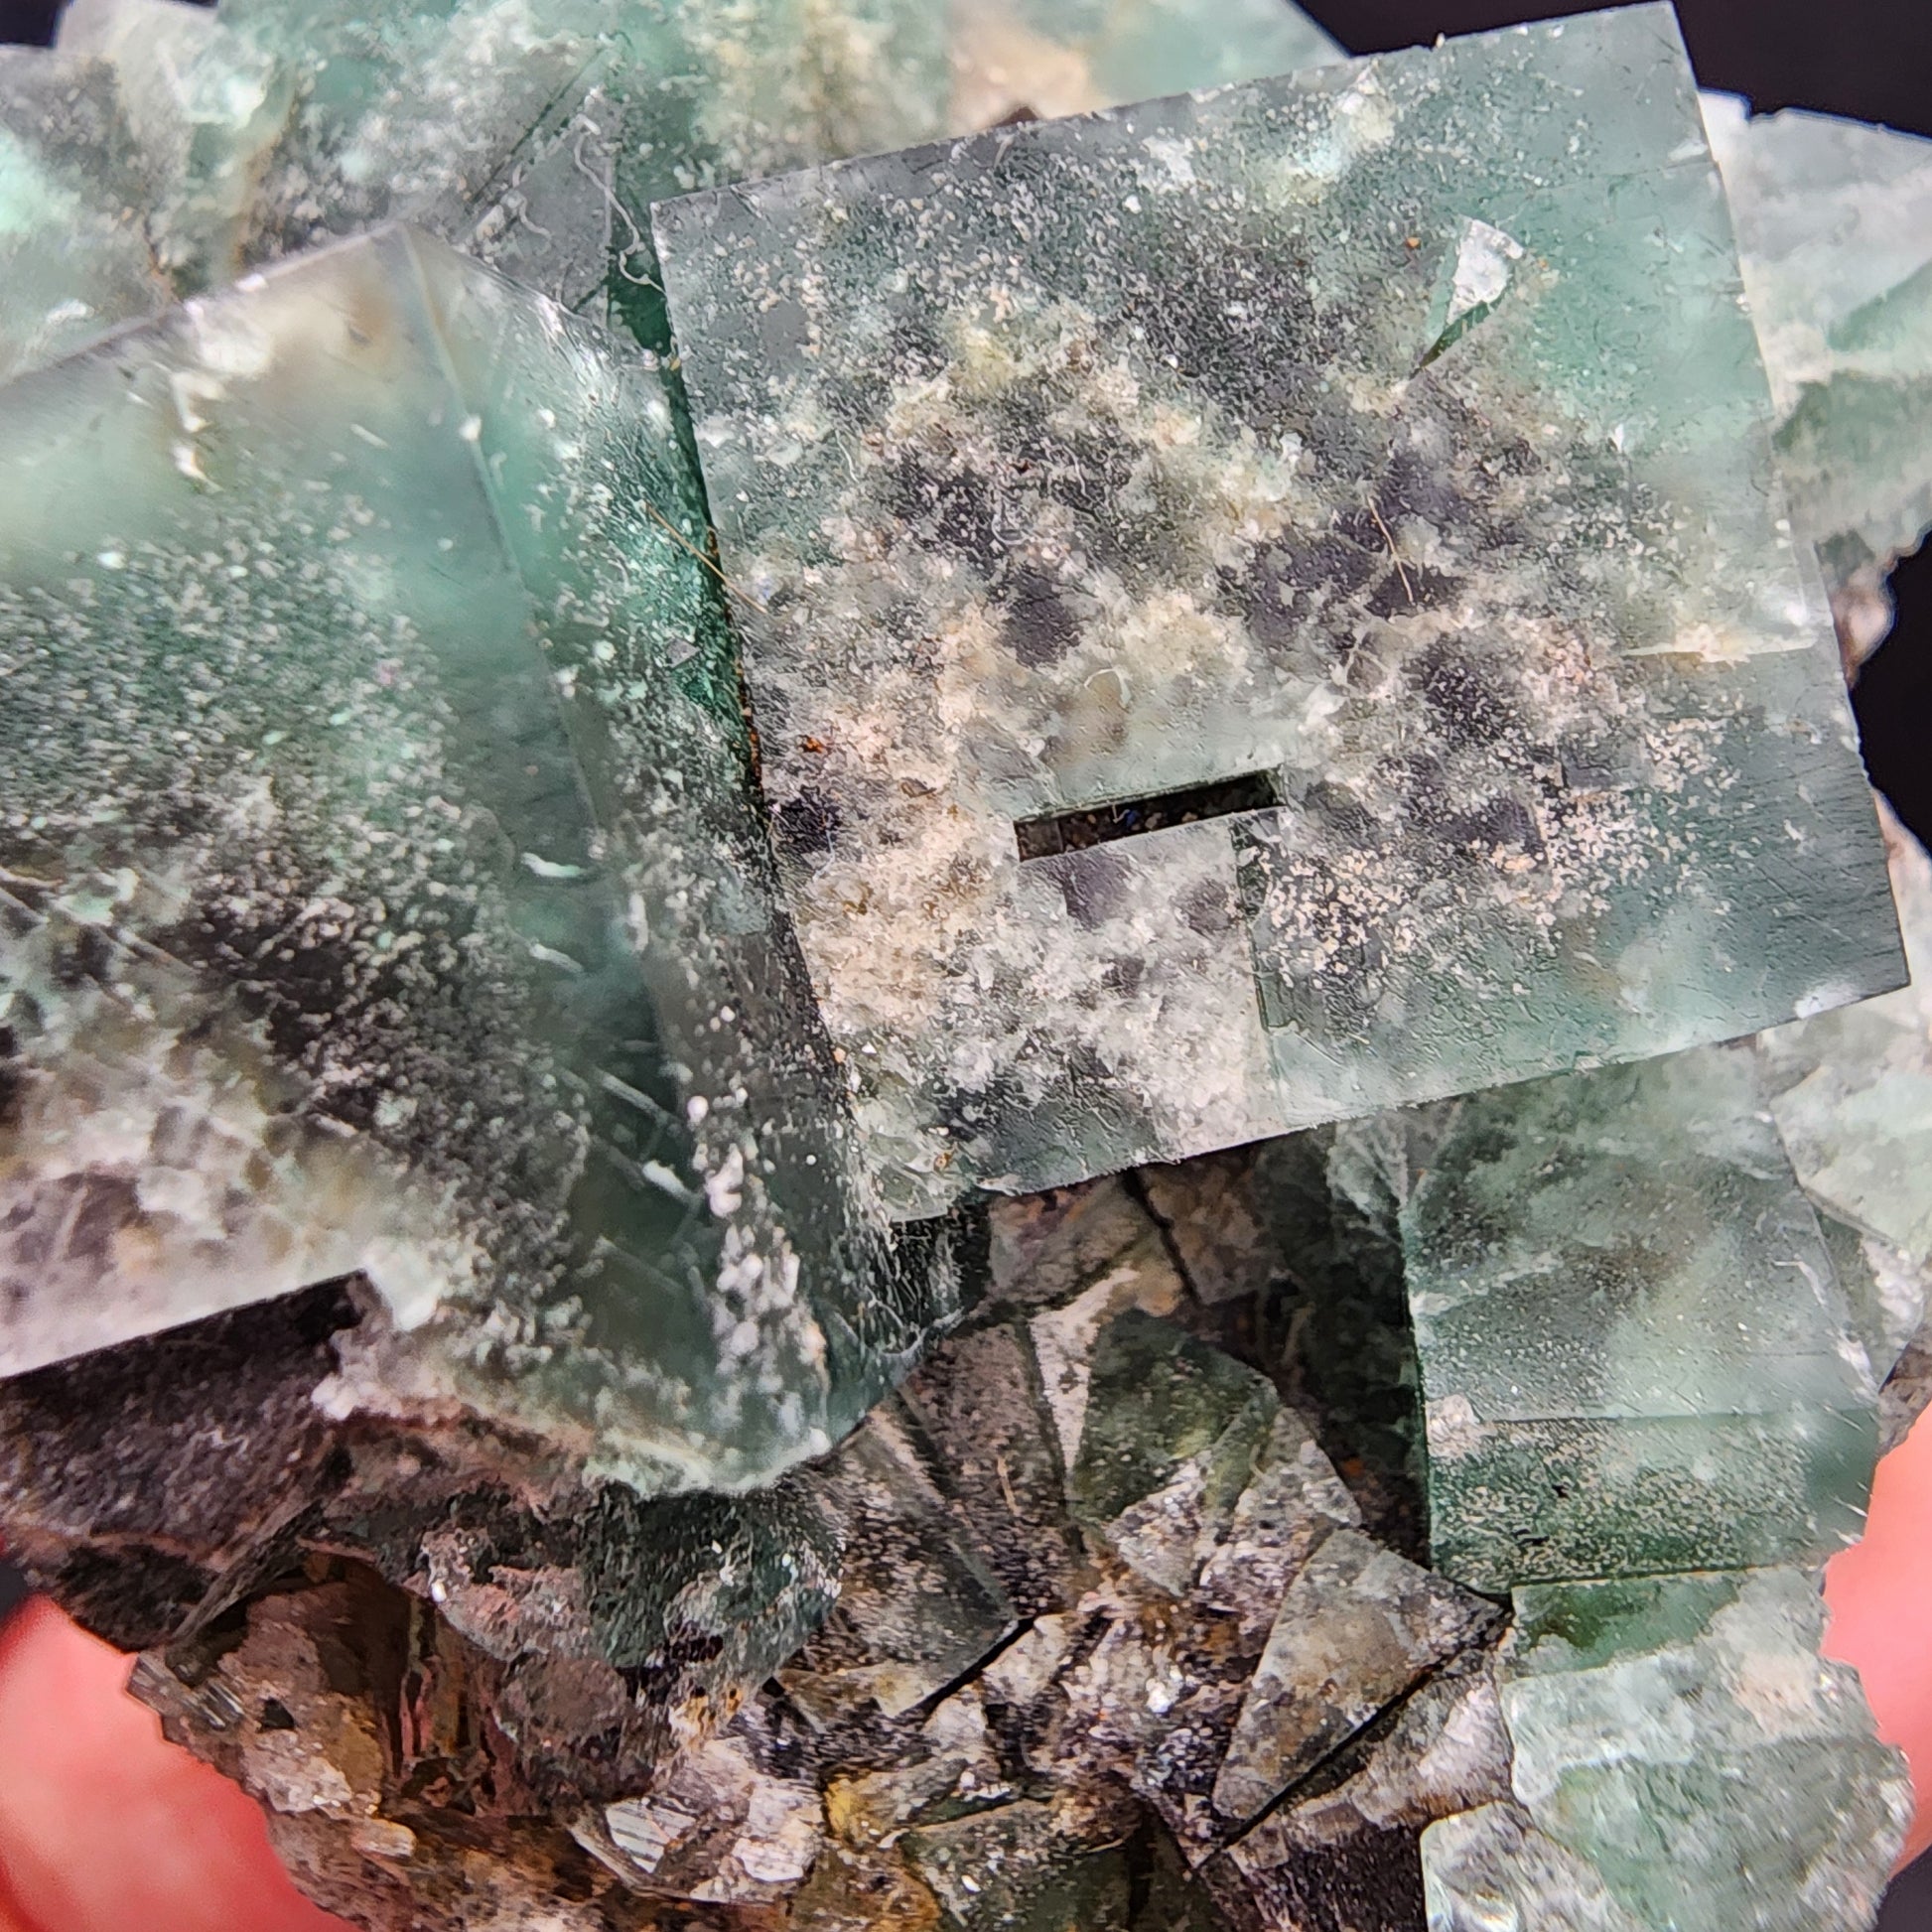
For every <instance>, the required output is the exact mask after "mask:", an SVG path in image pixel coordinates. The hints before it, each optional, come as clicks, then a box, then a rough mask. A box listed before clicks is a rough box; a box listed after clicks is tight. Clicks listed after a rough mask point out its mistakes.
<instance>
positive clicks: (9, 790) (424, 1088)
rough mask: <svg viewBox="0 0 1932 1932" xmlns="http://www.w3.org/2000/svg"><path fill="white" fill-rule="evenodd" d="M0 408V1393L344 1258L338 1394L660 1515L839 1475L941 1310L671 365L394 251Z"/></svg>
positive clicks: (319, 260) (214, 309) (199, 315)
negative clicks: (717, 1494)
mask: <svg viewBox="0 0 1932 1932" xmlns="http://www.w3.org/2000/svg"><path fill="white" fill-rule="evenodd" d="M0 417H3V418H4V426H5V439H6V444H7V450H8V461H9V466H10V475H11V477H12V479H13V485H12V486H13V492H14V494H13V505H12V509H11V511H10V514H9V517H8V520H7V528H6V532H5V535H4V537H0V576H4V583H5V588H4V591H0V600H3V602H0V609H3V610H4V638H5V642H4V650H5V689H6V698H7V702H6V710H5V714H4V725H3V727H0V730H3V732H4V757H3V758H0V767H3V768H4V775H3V776H0V801H3V802H0V826H4V834H3V835H0V836H3V837H4V852H3V854H0V864H4V866H5V870H6V882H5V884H6V898H5V907H6V919H7V927H6V946H5V951H4V955H0V959H3V961H4V974H5V986H6V995H7V999H8V1003H9V1021H10V1033H9V1048H10V1052H11V1054H12V1058H11V1059H10V1062H9V1066H10V1079H11V1089H10V1090H11V1093H12V1096H13V1098H12V1103H11V1106H10V1109H9V1113H8V1117H7V1120H6V1124H5V1127H4V1129H0V1133H3V1134H4V1146H5V1163H4V1170H3V1172H4V1174H5V1181H4V1191H5V1196H6V1199H7V1202H8V1213H7V1217H6V1230H7V1231H6V1234H5V1237H4V1242H5V1248H4V1252H5V1255H6V1267H5V1274H6V1280H7V1283H8V1289H9V1294H8V1298H7V1302H6V1310H5V1313H4V1316H0V1362H4V1365H5V1366H6V1368H8V1369H9V1370H12V1371H16V1372H17V1371H18V1370H20V1369H24V1368H30V1367H33V1366H36V1365H37V1364H39V1363H43V1362H46V1361H50V1360H54V1359H57V1358H59V1357H60V1356H62V1355H66V1354H69V1353H72V1352H74V1351H75V1350H78V1349H82V1348H87V1347H93V1346H99V1345H101V1344H102V1343H105V1342H108V1341H112V1340H114V1339H117V1338H119V1337H122V1336H126V1335H130V1334H137V1333H142V1332H145V1331H148V1330H152V1329H156V1328H161V1327H165V1326H168V1325H171V1324H173V1323H176V1322H180V1321H183V1320H186V1319H188V1318H190V1317H192V1316H196V1315H202V1314H206V1313H208V1312H211V1311H214V1310H216V1309H219V1308H222V1307H225V1306H230V1305H232V1304H234V1303H236V1302H240V1301H246V1300H251V1299H255V1298H258V1297H260V1296H263V1295H268V1294H274V1293H278V1292H282V1291H285V1290H287V1289H290V1288H295V1287H299V1286H302V1285H304V1284H305V1283H309V1282H314V1281H318V1280H323V1279H326V1278H328V1277H330V1276H332V1275H341V1274H345V1273H347V1272H349V1271H350V1270H356V1269H359V1270H361V1271H363V1272H364V1274H365V1275H366V1276H367V1278H368V1279H369V1280H370V1281H371V1282H372V1283H373V1285H374V1287H375V1289H376V1291H377V1293H378V1295H379V1296H380V1298H381V1300H382V1302H383V1304H384V1306H385V1309H386V1311H387V1333H386V1337H385V1338H384V1339H383V1340H382V1341H380V1342H375V1341H373V1340H371V1342H370V1344H369V1345H370V1349H371V1351H372V1352H370V1353H369V1354H368V1356H367V1358H366V1359H365V1360H362V1361H360V1362H358V1363H357V1364H353V1365H349V1366H346V1367H345V1371H344V1375H343V1377H342V1379H341V1380H340V1382H339V1383H338V1384H337V1385H336V1390H337V1393H336V1395H335V1397H334V1398H333V1399H334V1400H336V1401H338V1402H340V1403H342V1404H345V1405H346V1406H348V1407H354V1406H356V1405H357V1404H362V1403H374V1404H378V1405H380V1404H381V1403H384V1402H388V1403H392V1404H400V1405H402V1406H404V1407H408V1406H410V1405H412V1404H414V1405H422V1404H425V1403H427V1404H431V1405H433V1404H435V1403H436V1402H438V1401H440V1400H446V1399H450V1398H460V1399H462V1400H463V1401H465V1402H466V1403H469V1404H471V1405H474V1406H475V1407H476V1408H477V1409H478V1410H479V1411H481V1412H483V1413H486V1414H489V1415H493V1416H496V1417H498V1418H500V1419H502V1420H504V1421H513V1422H516V1423H518V1424H520V1425H522V1426H524V1427H527V1428H532V1429H535V1430H537V1431H538V1432H539V1433H542V1434H553V1435H554V1434H559V1433H561V1434H562V1435H564V1436H566V1437H569V1438H571V1439H572V1440H578V1439H582V1438H584V1436H585V1432H588V1440H589V1442H590V1444H591V1446H592V1452H593V1454H594V1456H595V1458H596V1459H598V1460H599V1461H600V1462H602V1463H603V1464H604V1465H605V1466H607V1467H610V1468H612V1469H614V1470H621V1472H622V1473H624V1474H625V1475H626V1476H627V1477H628V1478H629V1479H630V1480H632V1481H633V1482H636V1483H638V1484H639V1485H640V1486H642V1487H644V1488H647V1489H648V1488H657V1487H664V1486H673V1487H675V1486H690V1485H703V1484H708V1483H709V1484H716V1483H720V1482H723V1483H736V1482H741V1481H743V1480H745V1479H747V1478H749V1477H755V1476H758V1475H760V1474H765V1473H768V1472H769V1471H770V1470H772V1469H773V1468H774V1467H776V1466H778V1465H781V1464H782V1463H783V1462H785V1461H787V1460H790V1459H792V1458H794V1457H796V1456H798V1455H801V1454H806V1453H810V1452H812V1451H814V1450H817V1449H824V1448H827V1447H829V1446H830V1444H831V1443H832V1442H834V1441H835V1440H837V1438H838V1437H839V1436H841V1435H842V1434H844V1433H845V1431H846V1430H847V1429H849V1428H850V1427H851V1426H852V1424H853V1423H855V1422H856V1421H857V1420H858V1418H859V1417H860V1416H861V1415H862V1414H863V1413H864V1411H865V1409H866V1408H867V1407H868V1406H869V1404H870V1403H871V1402H873V1401H874V1400H876V1399H877V1397H878V1396H879V1395H880V1394H881V1393H883V1392H884V1390H885V1389H886V1388H887V1387H888V1386H890V1382H891V1380H892V1379H893V1378H894V1376H895V1374H896V1372H897V1371H898V1370H899V1369H901V1368H902V1366H903V1363H904V1361H905V1359H906V1356H907V1351H908V1350H909V1349H910V1348H911V1347H912V1346H913V1345H914V1344H915V1343H916V1341H917V1339H918V1336H919V1334H920V1332H921V1327H922V1324H923V1322H924V1321H925V1320H926V1319H928V1318H930V1317H932V1316H934V1315H937V1314H939V1313H941V1312H943V1311H944V1307H945V1299H944V1298H945V1293H946V1291H945V1289H944V1287H943V1285H942V1279H941V1278H942V1277H943V1273H944V1271H943V1268H942V1269H941V1274H940V1276H938V1277H933V1278H932V1282H931V1285H930V1287H928V1284H927V1282H926V1280H925V1278H923V1277H920V1276H918V1275H917V1272H916V1270H915V1271H914V1272H913V1273H911V1274H907V1275H906V1276H904V1277H903V1278H900V1277H899V1276H897V1275H895V1274H894V1273H893V1272H892V1270H891V1266H890V1263H891V1256H890V1252H889V1244H888V1237H887V1235H886V1232H885V1229H884V1226H883V1223H882V1222H881V1221H880V1220H879V1218H878V1215H877V1213H876V1210H874V1209H873V1208H872V1207H871V1206H870V1205H869V1194H868V1192H867V1189H866V1186H865V1184H864V1182H863V1180H862V1179H861V1177H860V1176H859V1175H858V1173H857V1172H856V1170H855V1168H854V1157H853V1153H852V1149H851V1146H850V1136H849V1131H848V1128H847V1126H846V1124H845V1121H844V1104H843V1099H842V1096H841V1095H840V1094H839V1092H838V1090H837V1088H836V1086H835V1085H834V1084H833V1083H832V1081H831V1079H830V1077H829V1076H830V1073H831V1062H830V1060H829V1058H828V1057H827V1056H826V1054H825V1053H824V1051H823V1048H822V1046H821V1045H820V1043H819V1035H818V1033H817V1030H816V1027H815V1025H814V1018H813V1013H812V1008H811V1002H810V996H809V992H808V990H807V988H806V986H805V983H804V979H803V975H802V972H801V970H800V969H799V967H798V964H797V956H796V953H795V951H794V950H793V948H792V946H791V942H790V939H789V935H788V932H787V930H786V928H785V925H784V921H783V918H782V915H781V914H780V913H779V912H778V911H777V908H776V906H775V904H774V901H773V899H772V897H771V893H770V888H769V886H768V884H767V874H766V870H765V861H764V858H763V853H762V847H761V841H760V836H759V827H758V823H757V819H756V815H755V813H754V810H753V806H752V802H751V798H750V787H749V774H748V765H747V761H746V757H745V751H744V746H743V743H742V736H741V733H742V726H741V721H740V718H739V715H738V709H737V699H736V693H735V690H734V688H733V685H732V681H731V672H730V665H729V660H728V659H727V658H726V657H725V656H724V655H723V653H724V652H725V650H726V649H727V643H726V638H725V633H724V630H723V627H722V618H721V614H720V612H719V609H718V603H717V598H716V596H715V595H714V592H715V583H714V582H713V580H712V579H711V578H710V576H709V575H708V573H707V571H706V569H705V568H704V560H703V557H702V554H701V552H700V550H699V544H700V543H701V542H702V533H703V525H702V521H701V515H700V512H699V509H698V506H697V502H696V498H695V496H694V494H693V491H692V486H691V483H690V482H689V479H688V473H687V472H686V471H685V469H684V468H683V466H682V462H681V459H680V456H679V453H678V449H677V445H676V442H675V436H674V431H673V426H672V420H671V412H670V407H669V404H668V402H667V399H666V395H665V390H664V383H663V377H662V375H661V373H660V372H659V371H658V370H657V369H656V368H654V367H653V366H652V365H651V364H650V363H649V362H648V361H646V360H640V359H638V358H637V357H636V356H634V355H631V356H626V357H620V356H618V355H617V354H615V353H614V352H613V348H612V346H611V345H609V344H607V343H605V342H604V341H602V340H601V339H599V338H598V337H597V336H595V335H594V334H592V333H590V332H589V331H587V330H585V329H583V328H582V327H580V326H579V325H576V324H574V323H571V322H570V321H568V320H567V319H566V318H565V317H564V316H562V314H561V313H560V312H558V311H557V310H556V309H555V307H554V305H550V304H548V303H547V302H545V301H544V300H543V299H541V298H532V297H528V296H525V295H523V294H521V293H518V292H516V291H514V290H512V289H511V288H510V287H509V286H508V285H506V284H504V283H501V282H498V281H497V280H495V279H494V278H493V277H491V276H490V275H488V274H487V273H485V272H484V271H483V270H482V269H480V268H477V267H475V266H474V265H472V264H469V263H466V262H465V261H464V260H463V259H462V258H461V257H459V256H457V255H455V254H453V253H451V252H450V251H449V250H447V249H445V248H443V247H442V246H441V245H440V244H437V243H434V242H431V241H428V240H426V239H423V238H420V237H416V236H412V235H410V234H408V233H407V232H405V231H402V230H398V229H388V230H383V231H381V232H379V233H376V234H373V235H371V236H369V237H366V238H363V239H358V240H354V241H351V242H347V243H345V244H343V245H341V246H340V247H337V248H335V249H332V250H329V251H327V252H325V253H322V254H318V255H315V256H313V257H310V258H308V259H305V260H304V261H302V262H300V263H295V264H290V265H289V266H287V267H285V268H282V269H278V270H276V271H273V272H271V273H270V274H268V275H266V276H264V277H261V278H258V279H256V280H254V281H252V282H249V283H246V284H244V285H242V286H240V287H238V288H236V289H234V290H232V291H229V292H226V293H223V294H221V295H218V296H211V297H208V298H206V299H204V300H203V301H200V302H198V303H196V304H194V305H192V306H191V307H190V308H188V309H187V310H185V311H183V312H181V313H180V314H179V315H177V316H175V317H173V318H171V319H170V320H168V321H166V322H164V323H161V324H157V325H155V326H154V327H152V328H150V329H145V330H140V331H137V332H134V333H131V334H128V335H124V336H121V337H119V338H116V339H115V340H113V341H112V342H111V343H109V344H107V345H103V346H102V347H101V348H99V349H97V350H94V351H91V352H89V353H87V354H84V355H82V356H80V357H78V358H76V359H75V360H73V361H71V362H69V363H66V364H63V365H61V366H60V367H58V368H55V369H52V370H49V371H46V372H44V373H43V374H40V375H38V376H34V377H31V378H28V379H26V380H24V381H23V382H21V383H18V384H16V385H15V386H14V387H13V388H12V389H11V390H9V391H8V392H7V394H6V397H5V399H4V402H0ZM934 1290H936V1291H937V1296H938V1299H937V1300H934V1299H932V1296H933V1291H934ZM901 1293H902V1296H903V1299H902V1300H900V1299H896V1298H898V1297H900V1295H901Z"/></svg>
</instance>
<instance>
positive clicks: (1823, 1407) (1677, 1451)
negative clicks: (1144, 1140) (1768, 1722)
mask: <svg viewBox="0 0 1932 1932" xmlns="http://www.w3.org/2000/svg"><path fill="white" fill-rule="evenodd" d="M1409 1125H1410V1138H1411V1143H1412V1147H1413V1152H1412V1154H1411V1160H1412V1161H1413V1163H1414V1166H1413V1168H1412V1169H1411V1170H1410V1172H1408V1173H1404V1174H1403V1175H1402V1176H1401V1178H1400V1181H1399V1183H1398V1184H1399V1185H1400V1187H1401V1190H1402V1192H1403V1194H1404V1195H1405V1196H1406V1198H1405V1199H1404V1202H1403V1207H1402V1217H1401V1218H1402V1232H1403V1245H1404V1250H1405V1255H1406V1260H1407V1279H1408V1287H1409V1303H1410V1309H1411V1311H1412V1313H1413V1315H1414V1319H1415V1330H1416V1347H1417V1354H1418V1356H1419V1358H1420V1361H1421V1365H1422V1383H1423V1393H1424V1396H1425V1398H1426V1401H1425V1411H1424V1413H1425V1416H1426V1419H1427V1429H1428V1450H1429V1500H1430V1523H1431V1548H1432V1550H1433V1552H1434V1554H1435V1558H1436V1561H1437V1562H1438V1564H1440V1565H1441V1566H1442V1568H1443V1569H1444V1570H1446V1571H1448V1572H1449V1575H1450V1576H1454V1577H1459V1578H1461V1579H1463V1580H1464V1581H1465V1582H1468V1583H1472V1584H1474V1585H1475V1586H1476V1587H1478V1588H1485V1589H1506V1588H1508V1587H1510V1586H1511V1585H1512V1584H1519V1583H1527V1582H1530V1581H1532V1580H1535V1579H1539V1578H1556V1577H1611V1576H1628V1575H1632V1574H1639V1573H1642V1572H1645V1571H1671V1570H1683V1569H1688V1568H1692V1567H1696V1566H1700V1565H1711V1566H1724V1567H1730V1566H1749V1565H1753V1564H1767V1563H1774V1562H1779V1561H1793V1560H1798V1561H1802V1560H1805V1559H1808V1558H1820V1559H1822V1558H1823V1557H1825V1556H1827V1555H1829V1554H1830V1553H1831V1551H1832V1550H1834V1549H1835V1548H1838V1547H1839V1546H1841V1545H1842V1544H1845V1543H1850V1542H1852V1541H1854V1540H1855V1539H1856V1538H1857V1536H1858V1534H1859V1531H1860V1529H1861V1527H1862V1526H1863V1501H1864V1489H1865V1485H1866V1482H1867V1481H1868V1478H1869V1471H1870V1469H1871V1466H1872V1462H1873V1459H1874V1455H1875V1450H1876V1437H1877V1393H1878V1392H1877V1383H1876V1381H1875V1380H1874V1379H1873V1376H1872V1373H1871V1369H1870V1366H1869V1365H1868V1363H1867V1361H1866V1359H1865V1355H1864V1349H1863V1342H1862V1339H1861V1337H1860V1336H1859V1335H1858V1333H1857V1332H1856V1330H1855V1328H1854V1324H1853V1320H1852V1315H1851V1311H1850V1309H1849V1308H1848V1306H1847V1302H1846V1298H1845V1295H1844V1293H1843V1291H1842V1290H1841V1289H1840V1288H1839V1286H1838V1282H1837V1278H1836V1274H1835V1271H1834V1268H1833V1264H1832V1257H1831V1254H1830V1251H1829V1250H1828V1248H1827V1246H1826V1243H1825V1238H1824V1235H1823V1233H1822V1231H1821V1230H1820V1227H1819V1224H1818V1217H1817V1215H1816V1214H1815V1213H1814V1212H1813V1210H1812V1207H1811V1204H1810V1203H1809V1202H1808V1201H1807V1200H1806V1198H1805V1196H1804V1194H1803V1193H1802V1192H1801V1190H1800V1189H1799V1186H1798V1183H1797V1180H1796V1178H1795V1176H1794V1175H1793V1174H1792V1172H1791V1168H1790V1164H1789V1162H1788V1161H1787V1160H1786V1158H1785V1155H1784V1150H1783V1148H1782V1147H1781V1145H1780V1144H1779V1141H1778V1135H1777V1130H1776V1128H1775V1127H1774V1126H1773V1124H1772V1121H1771V1118H1770V1114H1769V1111H1768V1109H1767V1108H1766V1106H1765V1102H1764V1096H1763V1093H1762V1090H1761V1088H1760V1086H1759V1084H1758V1082H1757V1079H1756V1065H1755V1061H1754V1058H1753V1055H1752V1053H1751V1049H1750V1048H1749V1046H1748V1045H1745V1046H1742V1047H1705V1048H1702V1049H1699V1050H1698V1051H1695V1052H1691V1053H1682V1054H1670V1055H1666V1056H1665V1057H1663V1058H1661V1059H1654V1060H1646V1061H1641V1062H1639V1063H1637V1064H1636V1065H1633V1066H1628V1067H1615V1068H1605V1069H1603V1070H1601V1071H1598V1072H1594V1073H1576V1074H1566V1075H1560V1076H1558V1077H1557V1078H1555V1079H1551V1080H1542V1081H1531V1082H1527V1083H1525V1084H1523V1085H1521V1086H1515V1087H1504V1088H1499V1089H1497V1090H1496V1091H1494V1092H1492V1093H1487V1094H1478V1095H1471V1096H1469V1097H1468V1098H1467V1099H1464V1100H1461V1101H1455V1102H1449V1103H1446V1104H1445V1105H1444V1107H1443V1108H1442V1109H1440V1110H1439V1117H1437V1118H1428V1117H1424V1118H1421V1119H1417V1120H1415V1121H1413V1122H1411V1123H1410V1124H1409Z"/></svg>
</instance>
